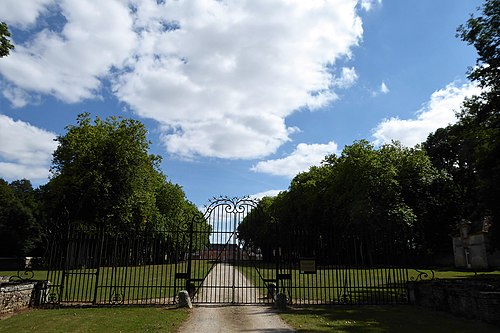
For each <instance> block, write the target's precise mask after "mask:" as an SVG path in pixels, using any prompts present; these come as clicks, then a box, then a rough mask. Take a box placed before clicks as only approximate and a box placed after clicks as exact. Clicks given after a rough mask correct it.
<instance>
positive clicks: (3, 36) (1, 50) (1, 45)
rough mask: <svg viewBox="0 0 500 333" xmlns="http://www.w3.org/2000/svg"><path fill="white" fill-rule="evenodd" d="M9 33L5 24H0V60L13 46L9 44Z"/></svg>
mask: <svg viewBox="0 0 500 333" xmlns="http://www.w3.org/2000/svg"><path fill="white" fill-rule="evenodd" d="M9 38H10V31H9V27H8V26H7V23H5V22H0V58H3V57H5V56H8V55H9V53H10V50H12V49H14V45H12V43H11V42H10V39H9Z"/></svg>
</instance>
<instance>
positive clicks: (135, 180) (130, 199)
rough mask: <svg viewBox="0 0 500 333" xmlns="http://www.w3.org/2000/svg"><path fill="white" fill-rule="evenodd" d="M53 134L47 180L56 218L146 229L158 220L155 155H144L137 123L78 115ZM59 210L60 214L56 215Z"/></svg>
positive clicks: (159, 175) (160, 180) (141, 131)
mask: <svg viewBox="0 0 500 333" xmlns="http://www.w3.org/2000/svg"><path fill="white" fill-rule="evenodd" d="M67 130H68V132H67V133H66V134H65V135H63V136H59V137H58V138H57V141H58V142H59V146H58V148H57V149H56V151H55V152H54V158H53V164H52V168H51V171H52V173H53V176H52V178H51V180H50V182H49V183H48V184H47V189H46V190H47V191H48V192H49V193H50V195H49V196H50V199H49V201H50V202H53V203H54V204H55V206H54V207H53V208H54V209H53V214H52V216H54V217H55V218H56V219H63V220H68V221H70V222H72V223H77V224H87V225H89V224H90V225H106V226H115V227H125V228H145V227H151V226H152V225H154V224H156V223H158V216H159V213H158V210H157V206H156V192H157V189H158V188H159V187H160V186H161V185H162V184H163V183H164V182H165V177H164V175H163V174H162V173H161V172H160V171H159V170H158V166H159V161H160V157H158V156H155V155H150V154H149V153H148V149H149V144H150V143H149V141H148V140H147V138H146V133H147V132H146V129H145V128H144V125H143V124H142V123H140V122H139V121H136V120H132V119H122V118H115V117H110V118H107V119H106V120H101V119H100V118H96V119H95V120H94V121H93V122H92V121H91V119H90V115H89V114H82V115H79V116H78V118H77V125H76V126H73V125H72V126H68V127H67ZM58 214H59V216H57V215H58Z"/></svg>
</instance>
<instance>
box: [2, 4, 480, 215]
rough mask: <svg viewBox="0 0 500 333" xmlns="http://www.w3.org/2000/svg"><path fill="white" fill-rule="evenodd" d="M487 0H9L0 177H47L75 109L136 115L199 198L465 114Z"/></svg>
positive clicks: (278, 186)
mask: <svg viewBox="0 0 500 333" xmlns="http://www.w3.org/2000/svg"><path fill="white" fill-rule="evenodd" d="M481 3H482V1H479V0H419V1H401V0H358V1H356V0H317V1H316V0H308V1H304V0H273V1H271V0H189V1H188V0H176V1H174V0H163V1H161V0H106V1H102V0H87V1H75V0H30V1H28V0H2V1H0V21H5V22H6V23H7V24H8V25H9V27H10V30H11V33H12V39H13V43H14V44H15V50H14V51H13V52H11V54H10V56H8V57H5V58H1V59H0V177H1V178H4V179H7V180H9V181H12V180H15V179H21V178H28V179H30V180H31V181H32V182H33V184H34V185H35V186H37V185H40V184H44V183H46V182H47V180H48V177H49V176H50V174H49V167H50V163H51V154H52V152H53V150H54V149H55V148H56V145H57V142H55V141H54V140H53V139H54V138H55V137H56V136H57V135H62V134H64V133H65V129H64V128H65V126H67V125H69V124H74V123H75V119H76V116H77V115H78V114H79V113H82V112H89V113H91V115H92V116H100V117H101V118H105V117H107V116H111V115H116V116H123V117H130V118H135V119H139V120H141V121H142V122H143V123H144V124H145V125H146V126H147V128H148V129H149V139H150V140H151V141H152V146H151V152H152V153H155V154H159V155H161V156H163V163H162V169H163V171H164V173H165V174H166V175H167V176H168V178H169V179H170V180H171V181H173V182H175V183H178V184H180V185H181V186H183V188H184V190H185V192H186V194H187V196H188V199H190V200H191V201H193V202H194V203H196V204H199V205H201V204H203V203H205V202H207V200H208V199H209V198H211V197H213V196H219V195H228V196H244V195H256V194H262V193H273V192H276V191H279V190H284V189H286V188H287V187H288V185H289V183H290V180H291V178H293V176H294V175H296V174H297V173H298V172H301V171H304V170H307V169H308V168H309V167H310V166H311V165H317V164H319V163H320V162H321V160H322V159H323V158H324V156H325V155H328V154H332V153H338V152H340V151H342V149H343V147H344V146H345V145H349V144H352V143H353V142H354V141H355V140H359V139H367V140H369V141H371V142H373V143H374V144H375V145H380V144H383V143H385V142H390V141H391V140H399V141H401V142H402V143H403V144H405V145H407V146H413V145H415V144H418V143H420V142H422V141H424V140H425V138H426V137H427V135H428V134H429V133H430V132H432V131H434V130H435V129H437V128H438V127H442V126H446V125H447V124H449V123H453V122H454V121H455V115H454V111H456V110H458V108H459V106H460V103H461V102H462V101H463V99H464V97H465V96H469V95H471V94H474V93H477V92H478V90H477V88H476V87H474V86H473V85H471V84H470V83H469V82H468V81H467V79H466V71H467V67H468V66H472V65H474V62H475V58H476V54H475V52H474V49H473V48H472V47H471V46H468V45H466V44H465V43H464V42H462V41H460V40H459V39H457V38H456V37H455V33H456V28H457V27H458V25H460V24H462V23H464V22H465V21H466V20H467V18H468V17H469V14H470V13H472V12H475V9H476V7H477V6H479V5H481Z"/></svg>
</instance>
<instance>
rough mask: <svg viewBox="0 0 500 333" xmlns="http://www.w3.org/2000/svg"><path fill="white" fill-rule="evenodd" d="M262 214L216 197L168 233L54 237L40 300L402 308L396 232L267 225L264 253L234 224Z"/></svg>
mask: <svg viewBox="0 0 500 333" xmlns="http://www.w3.org/2000/svg"><path fill="white" fill-rule="evenodd" d="M250 212H252V213H250ZM263 216H264V215H263V214H262V212H260V210H259V207H258V203H257V202H256V201H253V200H250V199H246V198H244V199H237V198H233V199H229V198H219V199H216V200H213V201H212V202H211V203H210V205H209V206H208V207H207V210H206V212H205V214H204V215H203V217H200V218H193V219H189V220H186V223H185V224H183V225H182V226H179V227H178V228H176V229H171V230H156V231H154V232H153V231H146V230H142V231H135V232H130V233H118V232H113V231H112V230H105V229H90V228H87V229H82V228H70V229H66V230H64V232H59V233H55V234H54V237H53V239H52V241H51V243H50V245H51V248H50V251H49V257H48V258H47V260H48V261H47V263H48V266H49V269H48V272H47V280H48V281H49V287H48V289H47V291H46V297H45V303H47V304H50V303H56V304H94V305H107V304H145V305H146V304H155V305H169V304H175V302H176V295H177V294H178V292H179V291H180V290H188V291H189V293H190V294H191V297H192V299H193V301H194V302H197V303H237V304H249V303H250V304H255V303H272V302H274V301H275V299H276V295H277V294H278V293H283V294H285V295H286V298H287V300H288V302H289V303H291V304H397V303H407V302H408V299H407V289H406V283H407V282H408V281H409V280H410V279H411V278H412V277H411V276H410V274H409V267H410V264H409V262H408V255H407V250H408V245H407V241H406V240H405V239H404V237H402V235H398V234H396V233H391V232H388V231H387V230H384V231H376V230H370V231H369V230H364V231H360V232H356V233H353V232H346V231H345V230H344V231H342V230H335V228H330V229H329V228H320V227H311V226H308V227H305V226H294V227H291V226H287V227H285V226H283V225H281V224H279V223H277V222H275V223H274V224H273V225H274V229H272V230H273V231H272V234H271V235H270V237H269V239H270V240H271V241H270V242H269V243H268V244H267V245H266V248H264V247H263V246H260V247H257V246H255V245H251V244H250V242H249V241H248V239H245V240H244V239H242V238H240V234H239V232H238V230H239V229H238V227H239V226H240V225H241V224H242V223H244V222H245V223H249V219H262V218H263ZM250 222H251V221H250ZM250 225H252V223H250ZM255 225H258V224H255Z"/></svg>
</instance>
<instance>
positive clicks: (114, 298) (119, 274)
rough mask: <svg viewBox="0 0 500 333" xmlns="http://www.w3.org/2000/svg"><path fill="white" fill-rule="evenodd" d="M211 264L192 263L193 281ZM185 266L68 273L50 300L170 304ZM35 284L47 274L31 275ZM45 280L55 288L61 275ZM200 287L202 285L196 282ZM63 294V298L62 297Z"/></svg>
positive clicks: (182, 281) (55, 273) (182, 286)
mask: <svg viewBox="0 0 500 333" xmlns="http://www.w3.org/2000/svg"><path fill="white" fill-rule="evenodd" d="M211 266H212V262H209V261H206V260H194V261H193V265H192V277H193V278H196V277H199V278H201V277H204V276H205V275H206V274H207V273H208V270H209V269H210V268H211ZM186 271H187V263H186V262H182V263H179V264H177V265H176V264H163V265H141V266H131V267H115V268H111V267H100V268H99V270H97V269H95V268H81V269H77V270H67V271H66V272H65V274H64V288H62V291H61V289H60V288H52V289H51V290H50V291H49V296H51V295H50V294H51V293H52V296H53V297H55V299H58V298H59V297H61V299H62V300H63V301H65V302H70V303H92V301H93V300H94V298H95V299H96V302H97V304H112V303H120V302H122V301H123V302H124V303H126V304H138V303H141V304H142V303H143V302H148V303H155V304H169V303H172V302H173V299H174V297H175V296H176V294H177V293H178V292H179V291H180V290H182V289H185V283H186V282H185V281H186V280H185V279H175V273H176V272H177V273H185V272H186ZM16 274H17V272H15V271H0V275H5V276H12V275H16ZM34 274H35V275H34V277H33V279H35V280H46V279H47V271H34ZM48 280H49V281H50V282H51V283H52V285H54V286H60V285H61V283H62V281H63V272H62V271H52V272H50V274H49V276H48ZM198 283H201V282H198ZM61 293H62V294H61Z"/></svg>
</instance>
